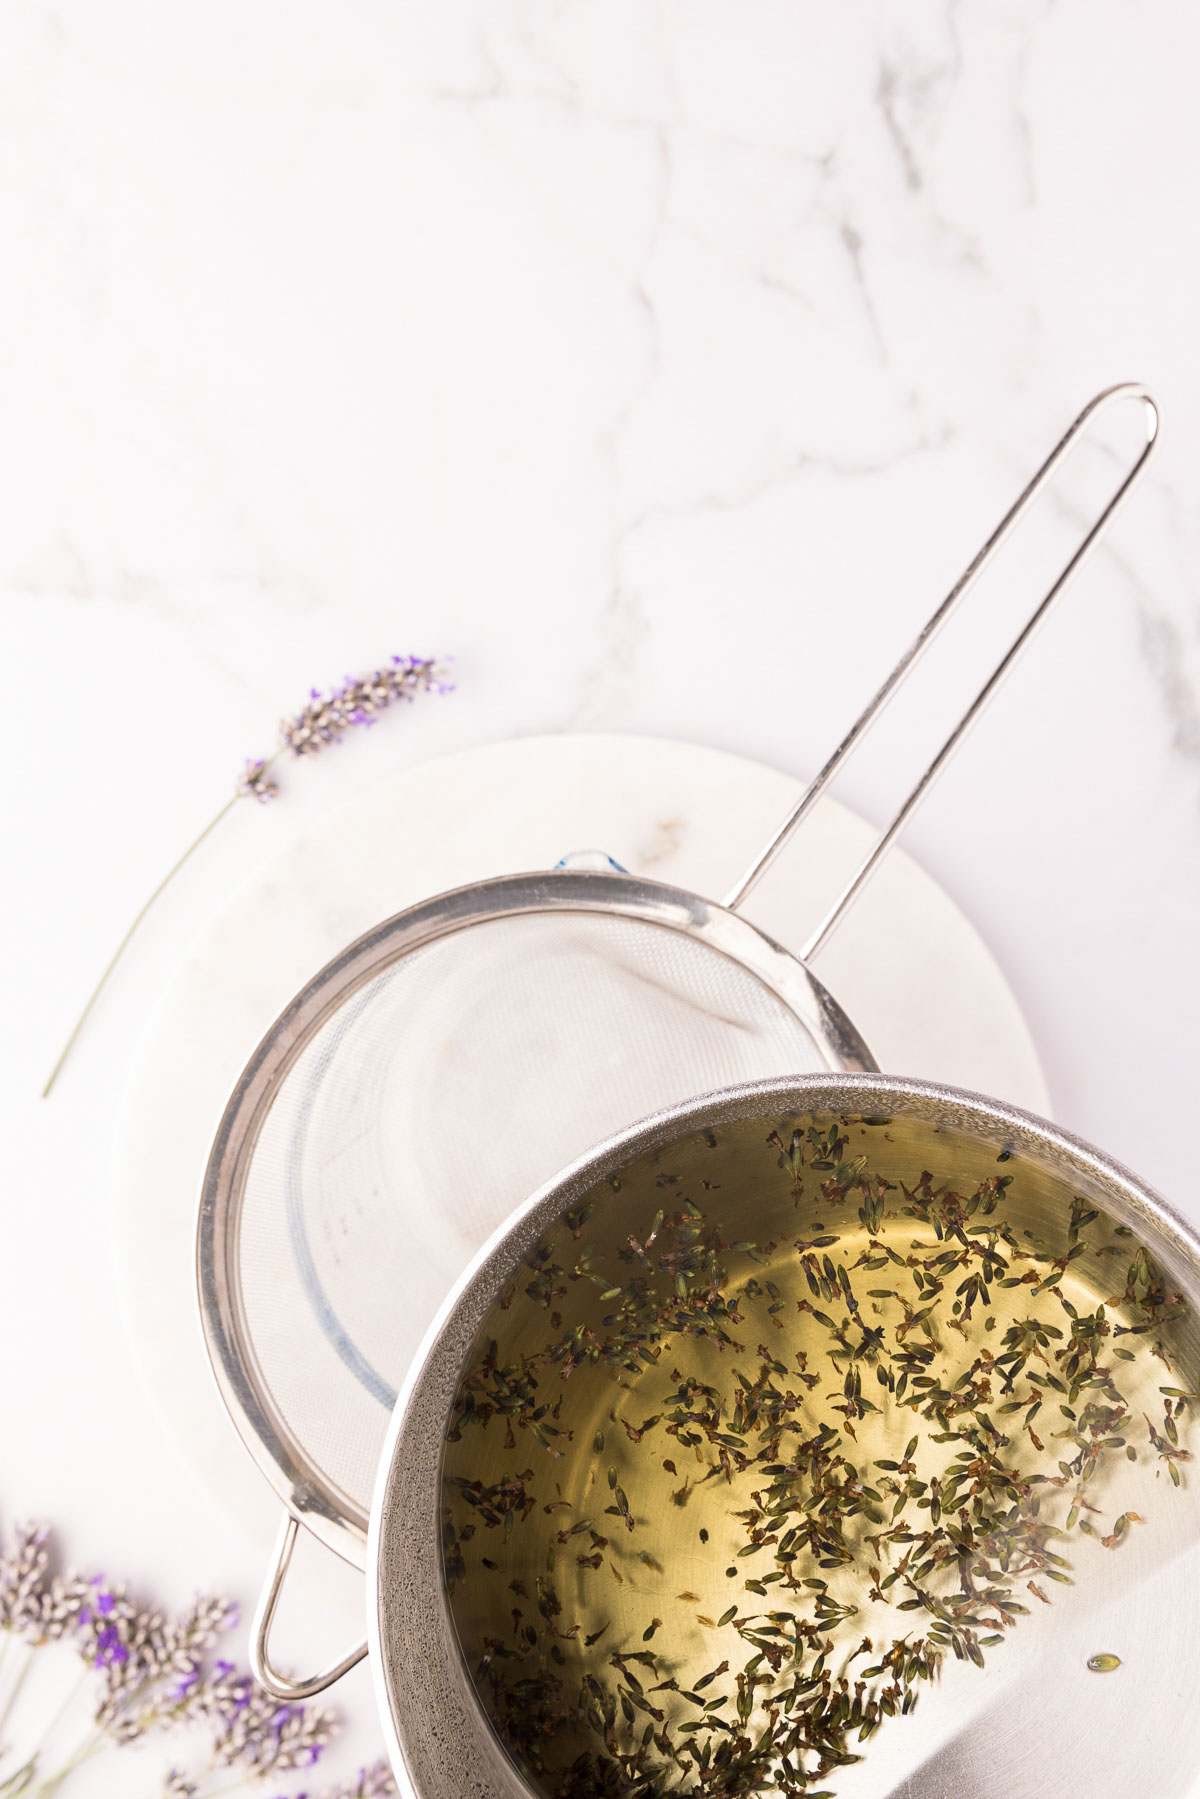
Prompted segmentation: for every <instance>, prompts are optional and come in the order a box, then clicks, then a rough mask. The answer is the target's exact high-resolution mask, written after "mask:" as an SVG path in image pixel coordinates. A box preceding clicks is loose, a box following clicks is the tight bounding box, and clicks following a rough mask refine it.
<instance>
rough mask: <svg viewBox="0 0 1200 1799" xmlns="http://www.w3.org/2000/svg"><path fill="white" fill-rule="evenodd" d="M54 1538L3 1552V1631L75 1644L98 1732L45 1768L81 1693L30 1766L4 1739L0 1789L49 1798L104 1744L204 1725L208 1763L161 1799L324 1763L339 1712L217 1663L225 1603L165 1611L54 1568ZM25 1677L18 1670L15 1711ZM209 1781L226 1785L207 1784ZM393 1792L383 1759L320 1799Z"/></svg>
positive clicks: (18, 1537)
mask: <svg viewBox="0 0 1200 1799" xmlns="http://www.w3.org/2000/svg"><path fill="white" fill-rule="evenodd" d="M46 1542H47V1532H46V1530H45V1529H44V1528H43V1527H41V1526H33V1525H22V1526H19V1527H18V1528H17V1529H16V1530H15V1532H14V1533H13V1542H12V1545H11V1547H10V1548H9V1549H8V1551H7V1553H2V1554H0V1637H3V1638H6V1640H14V1639H15V1640H17V1641H20V1642H22V1643H24V1644H25V1645H26V1646H27V1648H28V1649H29V1651H30V1652H31V1654H32V1653H33V1652H36V1650H37V1649H38V1648H39V1647H41V1646H42V1645H43V1644H45V1643H48V1642H55V1641H57V1642H63V1641H65V1642H68V1643H69V1644H70V1645H71V1646H72V1647H73V1648H74V1649H75V1651H76V1653H77V1654H78V1656H79V1658H80V1661H81V1663H82V1675H83V1679H84V1682H85V1684H86V1685H87V1686H88V1689H89V1693H90V1708H89V1709H90V1719H89V1728H88V1730H87V1731H86V1733H85V1734H84V1735H83V1737H82V1738H81V1739H80V1740H78V1741H76V1743H75V1744H74V1746H73V1747H72V1748H69V1749H68V1750H67V1751H66V1753H65V1754H63V1755H62V1759H61V1761H60V1762H59V1765H58V1766H57V1767H55V1768H54V1769H53V1770H52V1771H49V1772H47V1771H45V1769H44V1767H43V1763H44V1760H45V1756H46V1750H47V1747H48V1745H50V1743H51V1741H52V1739H53V1738H54V1737H55V1735H56V1732H57V1728H58V1726H59V1725H60V1724H61V1723H62V1722H63V1720H64V1719H65V1718H66V1716H67V1714H68V1713H69V1712H70V1710H71V1709H72V1705H73V1702H74V1700H75V1698H76V1692H77V1689H72V1690H71V1691H70V1692H69V1693H68V1695H67V1698H66V1702H65V1703H64V1705H63V1706H62V1708H61V1710H60V1712H59V1713H58V1715H57V1717H56V1718H55V1719H54V1721H53V1722H52V1724H51V1725H50V1726H49V1728H48V1729H47V1730H46V1731H45V1732H44V1733H43V1737H42V1741H41V1742H40V1743H39V1745H38V1746H37V1747H36V1748H35V1749H34V1751H33V1753H32V1754H31V1755H30V1756H29V1757H28V1759H27V1760H26V1761H25V1763H24V1765H23V1766H21V1767H16V1768H10V1767H9V1766H8V1765H7V1764H6V1762H5V1745H4V1744H3V1743H0V1793H3V1794H10V1795H15V1794H16V1793H19V1792H26V1791H30V1792H33V1793H34V1794H35V1795H36V1799H49V1796H50V1795H51V1794H53V1793H54V1792H56V1791H57V1789H58V1787H59V1786H60V1785H61V1784H62V1782H63V1781H65V1780H66V1778H67V1776H68V1775H69V1774H70V1773H72V1772H74V1770H75V1769H76V1768H78V1767H80V1766H81V1765H82V1764H83V1763H84V1762H86V1761H89V1760H90V1759H91V1758H92V1757H93V1756H94V1755H96V1754H99V1753H101V1752H102V1751H103V1750H105V1749H108V1748H111V1747H121V1746H123V1745H126V1744H132V1743H141V1742H144V1741H145V1739H146V1738H147V1737H148V1736H150V1735H151V1734H152V1733H154V1732H156V1731H166V1730H173V1729H178V1728H181V1727H185V1726H195V1725H197V1724H202V1725H205V1726H207V1728H208V1731H209V1735H210V1739H211V1750H210V1754H209V1756H208V1760H207V1762H206V1763H205V1764H204V1765H203V1766H201V1767H199V1768H183V1767H173V1768H171V1769H170V1770H169V1771H168V1772H167V1773H166V1774H165V1776H164V1778H163V1785H162V1789H161V1791H162V1795H163V1799H205V1796H206V1794H209V1793H210V1792H211V1794H212V1799H216V1793H217V1792H218V1791H220V1792H225V1793H228V1792H231V1791H233V1790H235V1788H237V1787H238V1786H240V1784H241V1783H242V1782H246V1783H250V1784H252V1785H255V1786H257V1785H259V1784H260V1783H262V1782H263V1781H265V1780H267V1779H268V1778H270V1779H272V1780H273V1779H274V1778H275V1777H276V1776H281V1775H285V1774H287V1773H288V1772H290V1771H292V1770H294V1769H307V1768H311V1767H313V1766H314V1765H315V1764H316V1763H317V1762H318V1761H319V1760H320V1758H321V1755H322V1754H323V1752H324V1750H325V1748H326V1745H327V1744H328V1743H329V1741H330V1739H331V1737H332V1736H333V1734H334V1732H335V1731H336V1729H337V1727H338V1726H337V1718H336V1714H335V1713H333V1712H332V1711H330V1710H327V1709H325V1708H322V1707H317V1706H312V1705H281V1704H280V1702H279V1701H278V1700H277V1699H275V1698H273V1697H272V1696H271V1695H270V1694H269V1693H267V1692H266V1691H265V1690H264V1689H263V1688H262V1687H260V1686H258V1685H257V1683H256V1682H255V1681H254V1680H253V1679H252V1678H251V1677H250V1676H249V1675H248V1674H242V1673H240V1672H239V1671H238V1669H237V1668H236V1667H235V1666H234V1664H233V1663H232V1662H230V1661H225V1660H217V1661H215V1662H213V1663H212V1664H211V1665H209V1663H208V1660H207V1658H208V1653H209V1651H211V1650H212V1649H213V1648H214V1647H215V1645H216V1644H217V1643H218V1641H219V1640H220V1638H221V1636H222V1635H223V1634H224V1632H226V1631H227V1630H229V1629H230V1628H231V1627H232V1626H233V1625H234V1624H235V1623H236V1622H237V1611H236V1608H235V1607H234V1606H233V1605H231V1604H230V1602H229V1601H228V1600H227V1599H222V1598H218V1597H212V1596H205V1597H201V1598H198V1599H197V1600H196V1601H195V1602H194V1603H193V1604H192V1605H191V1606H189V1607H188V1608H187V1609H186V1610H185V1611H183V1612H181V1613H179V1614H176V1615H172V1614H169V1613H165V1612H162V1611H160V1610H158V1609H156V1608H154V1607H152V1606H145V1605H141V1604H139V1603H137V1602H136V1601H134V1600H133V1599H131V1598H130V1597H129V1595H128V1594H127V1592H126V1590H125V1589H124V1588H123V1587H119V1586H113V1585H111V1584H110V1583H108V1582H106V1581H105V1580H104V1579H103V1578H102V1577H101V1576H99V1575H96V1576H94V1577H93V1578H92V1579H90V1580H88V1579H85V1578H83V1577H82V1576H79V1575H60V1574H57V1573H55V1572H53V1571H52V1569H51V1567H50V1558H49V1555H48V1553H47V1548H46ZM22 1673H23V1671H22ZM20 1684H21V1676H18V1680H17V1682H16V1683H15V1686H14V1687H10V1690H9V1700H8V1704H7V1705H6V1706H5V1711H6V1712H7V1711H8V1710H9V1709H10V1708H11V1706H12V1703H13V1701H14V1700H15V1699H16V1697H17V1694H18V1692H19V1688H20ZM230 1774H232V1775H233V1776H234V1781H233V1783H232V1785H231V1784H230V1781H229V1779H228V1776H229V1775H230ZM222 1776H224V1777H225V1778H221V1777H222ZM212 1780H218V1782H219V1784H218V1785H217V1786H215V1787H212V1788H210V1787H209V1785H208V1783H209V1782H210V1781H212ZM395 1791H396V1787H395V1784H394V1782H393V1780H392V1776H391V1773H390V1770H389V1769H388V1767H387V1764H386V1762H383V1761H379V1762H376V1763H374V1764H372V1765H371V1766H370V1767H364V1768H361V1769H360V1770H359V1772H358V1774H357V1776H356V1777H354V1778H353V1779H351V1780H349V1781H345V1782H342V1783H340V1784H339V1785H337V1786H336V1787H335V1788H332V1789H329V1790H328V1791H327V1792H326V1793H325V1794H324V1795H323V1799H388V1796H390V1795H392V1794H394V1793H395ZM311 1799H317V1796H316V1795H315V1794H314V1795H311Z"/></svg>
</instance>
